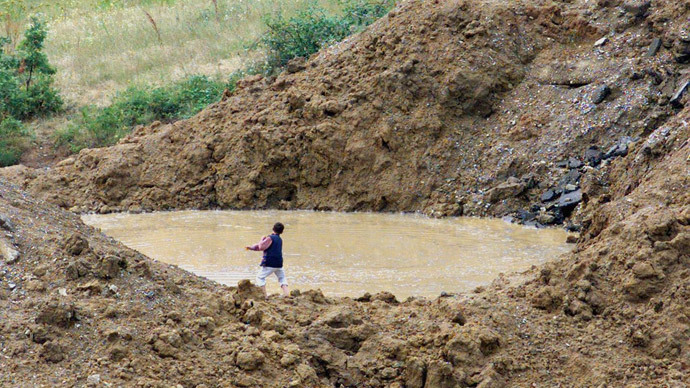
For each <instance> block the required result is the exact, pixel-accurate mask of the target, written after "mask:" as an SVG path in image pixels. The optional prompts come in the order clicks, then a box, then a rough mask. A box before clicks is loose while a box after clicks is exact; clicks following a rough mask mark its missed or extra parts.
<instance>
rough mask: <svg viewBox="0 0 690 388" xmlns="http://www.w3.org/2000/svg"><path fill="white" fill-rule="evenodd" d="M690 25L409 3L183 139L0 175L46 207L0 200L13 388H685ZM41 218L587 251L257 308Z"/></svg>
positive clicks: (1, 288) (676, 14)
mask: <svg viewBox="0 0 690 388" xmlns="http://www.w3.org/2000/svg"><path fill="white" fill-rule="evenodd" d="M689 16H690V3H687V2H681V1H678V2H670V1H669V2H666V1H639V0H627V1H615V0H599V1H584V0H581V1H578V0H575V1H570V2H560V1H559V2H555V1H530V2H526V1H525V2H522V1H516V2H512V1H511V2H508V1H505V2H503V1H489V0H486V1H447V2H434V1H429V2H423V3H422V2H413V1H408V2H404V3H403V4H401V5H400V6H398V7H397V8H396V9H395V10H394V11H393V12H392V13H391V14H390V15H389V16H388V17H386V18H384V19H383V20H381V21H380V22H378V23H376V24H375V25H374V26H372V28H370V29H369V30H367V31H366V32H364V33H362V34H360V35H357V36H355V37H353V38H351V39H350V40H349V41H346V42H343V43H341V44H339V45H337V46H334V47H332V48H330V49H328V50H326V51H323V52H321V53H319V54H318V55H315V56H314V57H313V58H311V59H310V60H309V61H308V62H294V63H292V64H291V66H290V71H291V73H289V74H288V73H284V74H282V75H280V76H279V77H277V78H276V79H263V78H260V77H255V78H251V79H247V80H245V81H244V82H242V84H241V87H240V89H239V90H238V91H237V92H236V93H234V94H232V95H229V96H227V98H226V99H225V100H224V101H223V102H220V103H218V104H216V105H213V106H211V107H210V108H209V109H207V110H206V111H204V112H203V113H201V114H200V115H198V116H196V117H194V118H192V119H190V120H187V121H183V122H178V123H175V124H172V125H153V126H150V127H146V128H141V129H139V130H138V131H137V132H136V133H135V134H133V135H131V136H129V137H128V138H126V139H124V140H123V141H122V142H121V143H120V144H118V145H116V146H114V147H110V148H105V149H96V150H85V151H82V152H81V153H80V154H79V155H77V156H76V157H74V158H71V159H68V160H66V161H63V162H62V163H60V164H59V165H57V166H55V167H54V168H51V169H46V170H31V169H27V168H12V169H6V170H4V171H3V175H5V176H6V177H10V178H11V180H12V181H13V182H16V183H17V184H19V185H20V186H21V188H23V189H25V190H26V191H27V192H29V193H30V194H29V195H32V196H36V197H37V198H38V199H33V197H31V196H29V195H27V194H24V191H22V190H20V188H19V187H17V186H14V185H13V184H11V183H6V182H5V181H0V215H2V217H1V218H0V227H2V228H3V229H4V231H5V234H4V235H3V236H2V237H0V243H1V244H0V248H1V249H0V252H1V253H2V258H3V261H2V262H1V263H0V306H1V309H0V311H2V319H1V320H0V351H1V353H0V368H2V371H3V373H2V374H0V385H3V386H26V385H30V386H33V385H40V384H44V385H46V386H73V385H99V384H100V385H104V384H106V383H107V384H112V385H113V386H119V385H122V386H161V387H168V386H171V385H173V386H174V385H176V384H179V385H181V386H184V387H199V386H202V387H203V386H206V387H213V386H230V387H236V386H248V387H252V386H265V387H276V386H295V387H322V386H323V387H326V386H336V387H338V386H345V387H419V388H441V387H443V388H445V387H457V386H461V387H462V386H477V387H483V388H488V387H511V386H583V387H584V386H587V387H589V386H598V387H608V386H611V387H618V386H626V387H629V386H645V387H647V386H654V387H656V386H659V387H663V386H667V387H684V386H686V385H687V384H688V383H690V378H689V377H688V376H690V364H689V363H688V361H687V360H688V359H690V347H689V346H688V343H689V340H690V306H689V305H688V303H687V301H688V299H689V298H690V194H689V193H690V140H689V136H690V130H689V127H688V123H689V122H690V104H689V102H690V101H689V99H690V97H688V95H689V94H690V90H685V89H686V88H684V87H683V85H687V84H686V80H687V79H688V77H689V76H690V74H689V70H688V69H689V68H688V61H690V36H688V31H689V30H690V28H689V27H690V22H688V20H689V18H688V17H689ZM604 36H606V38H607V39H605V40H600V38H602V37H604ZM595 42H596V43H595ZM684 106H687V107H684ZM593 146H596V147H597V148H591V147H593ZM51 202H52V203H55V204H58V205H59V206H62V207H64V208H73V209H74V210H80V211H81V210H94V211H102V212H107V211H118V210H152V209H168V208H193V207H199V208H206V207H234V208H263V207H279V208H317V209H335V210H405V211H414V210H421V211H425V212H428V213H431V214H439V215H450V214H488V215H505V214H507V213H511V212H513V211H517V210H519V212H516V213H514V214H515V215H516V216H518V217H519V218H521V219H522V220H523V221H526V222H539V223H543V224H549V223H556V222H560V221H562V219H563V217H568V216H572V214H575V215H576V217H574V218H575V219H577V221H578V223H580V224H581V227H582V231H581V236H580V240H579V242H578V245H577V248H576V250H575V251H574V253H572V254H570V255H568V256H567V257H564V258H561V259H560V260H558V261H554V262H551V263H549V264H547V265H545V266H543V267H540V268H534V269H532V270H530V271H528V272H527V273H525V274H522V276H520V277H513V278H508V277H499V279H497V280H496V281H494V282H493V283H492V285H491V286H489V287H487V288H486V289H478V290H477V291H476V292H475V293H474V294H472V295H454V294H450V295H444V296H442V297H439V298H437V299H434V300H426V299H422V298H411V299H409V300H407V301H404V302H402V303H400V302H398V301H396V300H394V298H393V297H392V296H391V295H388V294H379V295H374V296H368V295H366V296H363V297H362V298H358V299H357V300H352V299H349V298H343V299H339V298H338V299H335V298H328V297H324V296H323V295H322V294H321V293H319V292H314V291H311V292H306V293H304V294H301V295H295V296H294V297H293V298H291V299H285V300H284V299H271V300H269V301H261V298H260V295H259V293H258V292H257V291H258V290H257V289H256V288H254V287H252V286H251V285H250V284H248V283H242V284H241V285H240V286H239V287H237V288H229V287H222V286H220V285H217V284H213V283H211V282H208V281H205V280H203V279H200V278H197V277H195V276H193V275H190V274H188V273H185V272H184V271H181V270H179V269H177V268H174V267H170V266H166V265H162V264H159V263H155V262H152V261H151V260H150V259H148V258H146V257H143V256H142V255H140V254H138V253H136V252H134V251H131V250H129V249H127V248H125V247H123V246H122V245H120V244H117V243H116V242H114V241H112V240H111V239H109V238H107V237H105V236H103V235H102V234H99V233H97V232H96V231H94V230H93V229H91V228H89V227H86V226H84V225H83V224H82V223H81V222H80V221H79V219H78V217H76V216H75V215H73V214H72V213H68V212H65V211H63V210H60V209H59V208H58V207H54V206H53V205H49V204H48V203H51Z"/></svg>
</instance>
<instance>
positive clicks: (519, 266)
mask: <svg viewBox="0 0 690 388" xmlns="http://www.w3.org/2000/svg"><path fill="white" fill-rule="evenodd" d="M83 219H84V221H85V222H86V223H87V224H90V225H92V226H95V227H98V228H100V229H101V230H102V231H103V232H104V233H106V234H107V235H109V236H111V237H113V238H115V239H118V240H120V241H122V242H123V243H124V244H125V245H127V246H129V247H131V248H133V249H136V250H138V251H140V252H141V253H143V254H145V255H147V256H149V257H151V258H154V259H157V260H159V261H162V262H165V263H169V264H174V265H178V266H180V267H181V268H184V269H186V270H189V271H191V272H193V273H196V274H198V275H201V276H204V277H207V278H209V279H212V280H215V281H218V282H220V283H224V284H227V285H235V284H237V282H238V281H239V280H241V279H252V280H253V279H254V276H255V273H256V271H257V270H258V268H259V267H258V264H259V261H260V258H261V255H260V253H259V252H251V251H246V250H245V249H244V247H245V246H247V245H251V244H254V243H257V242H258V241H259V240H260V238H261V237H262V236H263V235H266V234H268V233H270V229H271V226H272V225H273V223H274V222H276V221H281V222H283V223H284V224H285V232H284V233H283V241H284V243H283V251H284V261H285V270H286V273H287V276H288V281H289V283H290V287H291V288H298V289H300V290H307V289H316V288H319V289H321V290H322V291H323V292H324V293H325V294H326V295H332V296H352V297H355V296H360V295H362V294H363V293H365V292H370V293H375V292H378V291H383V290H385V291H391V292H393V293H394V294H395V295H396V296H397V297H398V298H405V297H407V296H410V295H419V296H429V297H433V296H438V295H439V294H440V293H441V292H442V291H446V292H461V291H469V290H472V289H473V288H474V287H476V286H479V285H486V284H488V283H490V282H491V280H493V279H494V278H496V276H497V275H498V274H499V273H501V272H504V273H509V272H516V271H523V270H526V269H528V268H529V267H530V266H531V265H533V264H539V263H543V262H545V261H547V260H552V259H555V258H557V257H558V256H559V255H561V254H563V253H565V252H568V251H569V250H570V247H569V246H568V245H567V244H566V243H565V240H566V232H564V231H563V230H560V229H534V228H526V227H522V226H518V225H513V224H509V223H507V222H505V221H502V220H498V219H480V218H451V219H431V218H427V217H424V216H419V215H410V214H372V213H348V214H344V213H322V212H310V211H290V212H286V211H179V212H161V213H149V214H110V215H85V216H84V217H83ZM267 287H268V290H269V292H278V291H279V289H278V285H277V281H276V278H275V277H271V278H269V280H268V285H267Z"/></svg>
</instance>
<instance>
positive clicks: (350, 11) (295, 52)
mask: <svg viewBox="0 0 690 388" xmlns="http://www.w3.org/2000/svg"><path fill="white" fill-rule="evenodd" d="M393 5H394V1H392V0H348V1H344V2H343V14H342V15H341V16H328V15H327V14H326V12H325V11H324V10H323V9H322V8H319V7H318V6H317V5H315V4H311V5H310V6H308V7H307V8H305V9H303V10H301V11H299V12H298V13H297V15H295V16H292V17H290V18H286V17H285V16H284V15H283V14H282V13H278V14H276V15H274V16H272V17H269V18H267V19H266V20H265V23H266V26H267V30H266V32H265V33H264V34H263V36H262V37H261V40H260V42H261V43H262V44H263V45H264V46H265V47H266V48H267V50H268V56H269V59H268V62H269V64H270V65H271V66H272V67H274V68H278V67H281V66H284V65H285V64H287V63H288V61H290V60H291V59H293V58H296V57H308V56H310V55H311V54H313V53H315V52H317V51H319V50H320V49H321V48H323V47H325V46H327V45H329V44H332V43H334V42H338V41H340V40H342V39H344V38H345V37H347V36H348V35H350V34H351V33H352V32H354V31H357V30H361V29H363V28H364V27H365V26H367V25H369V24H371V23H373V22H374V21H375V20H376V19H378V18H380V17H382V16H383V15H385V14H386V13H387V12H388V11H389V10H390V9H391V8H392V6H393Z"/></svg>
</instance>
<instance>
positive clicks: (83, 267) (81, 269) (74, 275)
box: [65, 259, 91, 280]
mask: <svg viewBox="0 0 690 388" xmlns="http://www.w3.org/2000/svg"><path fill="white" fill-rule="evenodd" d="M90 270H91V266H90V265H89V263H88V262H87V261H86V260H84V259H79V260H76V261H73V262H71V263H69V264H67V267H66V268H65V275H66V276H67V279H70V280H76V279H78V278H80V277H83V276H86V275H88V274H89V271H90Z"/></svg>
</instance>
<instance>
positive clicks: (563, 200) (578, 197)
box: [557, 189, 582, 208]
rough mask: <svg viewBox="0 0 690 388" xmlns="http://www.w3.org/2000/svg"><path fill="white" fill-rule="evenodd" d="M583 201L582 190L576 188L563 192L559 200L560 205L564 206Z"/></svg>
mask: <svg viewBox="0 0 690 388" xmlns="http://www.w3.org/2000/svg"><path fill="white" fill-rule="evenodd" d="M581 201H582V190H579V189H578V190H575V191H573V192H570V193H567V194H563V195H562V196H561V197H560V198H559V199H558V202H557V205H558V207H560V208H564V207H569V206H573V205H577V204H578V203H580V202H581Z"/></svg>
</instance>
